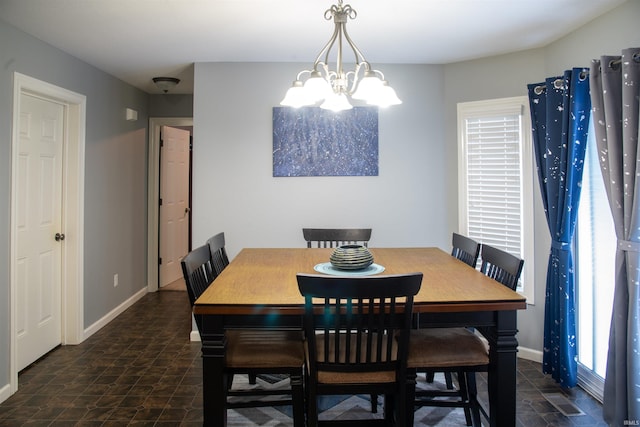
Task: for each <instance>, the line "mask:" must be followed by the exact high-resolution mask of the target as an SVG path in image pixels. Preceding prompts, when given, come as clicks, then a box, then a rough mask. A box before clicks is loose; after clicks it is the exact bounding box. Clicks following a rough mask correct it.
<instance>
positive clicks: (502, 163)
mask: <svg viewBox="0 0 640 427" xmlns="http://www.w3.org/2000/svg"><path fill="white" fill-rule="evenodd" d="M520 121H521V119H520V115H519V114H501V115H497V116H491V117H473V118H467V119H466V120H465V133H466V178H467V201H466V202H467V203H466V204H467V221H468V224H467V226H468V234H469V236H470V237H471V238H473V239H476V240H478V241H480V242H482V243H486V244H488V245H491V246H495V247H497V248H500V249H503V250H505V251H507V252H509V253H511V254H513V255H516V256H518V257H522V250H523V249H522V175H521V174H522V166H521V165H522V159H521V132H522V130H521V123H520Z"/></svg>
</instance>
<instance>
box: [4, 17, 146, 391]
mask: <svg viewBox="0 0 640 427" xmlns="http://www.w3.org/2000/svg"><path fill="white" fill-rule="evenodd" d="M0 64H1V66H0V349H1V350H0V389H1V388H2V387H4V386H5V385H7V384H8V383H9V380H10V379H9V354H10V353H9V342H10V334H9V324H10V321H9V320H10V319H9V299H10V298H9V296H10V295H9V233H10V230H9V228H10V222H9V220H10V219H9V214H10V188H11V183H10V178H11V132H12V131H11V129H12V121H13V72H14V71H17V72H19V73H22V74H25V75H28V76H30V77H34V78H36V79H40V80H43V81H46V82H48V83H51V84H54V85H57V86H60V87H63V88H65V89H68V90H71V91H74V92H76V93H80V94H82V95H85V96H86V97H87V111H86V113H87V116H86V147H85V149H86V154H85V156H86V157H85V159H86V160H85V168H86V177H85V194H84V197H85V218H84V226H85V241H84V261H85V265H84V327H85V328H87V327H88V326H90V325H92V324H93V323H95V322H96V321H97V320H99V319H101V318H102V317H104V316H105V315H106V314H107V313H109V312H110V311H112V310H113V309H114V308H116V307H117V306H119V305H120V304H122V303H123V302H124V301H126V300H127V299H128V298H130V297H131V296H132V295H133V294H135V293H136V292H138V291H140V290H141V289H144V288H145V286H146V209H147V207H146V200H147V199H146V179H147V177H146V158H147V156H146V146H147V126H148V119H147V118H148V112H147V110H148V104H149V96H148V95H147V94H146V93H144V92H142V91H140V90H138V89H135V88H132V87H131V86H129V85H127V84H125V83H124V82H122V81H120V80H118V79H116V78H114V77H112V76H110V75H108V74H106V73H104V72H102V71H100V70H98V69H96V68H94V67H92V66H90V65H88V64H86V63H83V62H81V61H79V60H77V59H75V58H73V57H71V56H69V55H67V54H65V53H64V52H62V51H60V50H58V49H55V48H53V47H51V46H50V45H47V44H45V43H43V42H41V41H39V40H38V39H36V38H33V37H31V36H29V35H26V34H25V33H23V32H21V31H19V30H17V29H15V28H14V27H12V26H9V25H7V24H5V23H4V22H2V21H0ZM125 108H132V109H134V110H137V111H138V121H136V122H127V121H125ZM115 273H118V275H119V283H120V284H119V286H118V287H117V288H114V287H113V275H114V274H115Z"/></svg>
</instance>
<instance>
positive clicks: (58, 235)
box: [56, 233, 64, 242]
mask: <svg viewBox="0 0 640 427" xmlns="http://www.w3.org/2000/svg"><path fill="white" fill-rule="evenodd" d="M60 240H64V234H62V233H56V242H59V241H60Z"/></svg>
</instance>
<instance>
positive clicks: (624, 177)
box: [590, 48, 640, 426]
mask: <svg viewBox="0 0 640 427" xmlns="http://www.w3.org/2000/svg"><path fill="white" fill-rule="evenodd" d="M590 74H591V83H592V87H591V99H592V102H593V124H594V133H595V135H596V141H597V145H598V153H599V157H600V169H601V170H602V176H603V177H604V184H605V188H606V189H607V197H608V199H609V205H610V207H611V214H612V215H613V222H614V225H615V229H616V236H617V238H618V248H617V251H616V265H615V272H616V277H615V290H614V293H613V314H612V317H611V331H610V333H609V353H608V356H607V374H606V375H607V376H606V378H605V382H604V404H603V411H602V412H603V414H604V419H605V421H607V422H608V423H609V425H612V426H621V425H637V423H638V421H639V420H640V386H639V384H640V343H639V342H638V338H639V336H640V209H638V208H639V207H640V182H638V179H639V178H640V145H639V144H638V134H639V133H640V129H639V126H640V125H639V122H640V117H639V116H640V104H639V102H640V48H633V49H625V50H623V51H622V55H620V56H603V57H602V58H601V59H599V60H594V61H593V62H592V64H591V73H590ZM603 286H610V285H609V284H608V283H607V284H603Z"/></svg>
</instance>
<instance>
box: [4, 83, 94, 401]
mask: <svg viewBox="0 0 640 427" xmlns="http://www.w3.org/2000/svg"><path fill="white" fill-rule="evenodd" d="M27 99H37V100H39V101H41V102H42V105H45V106H46V105H53V106H56V108H60V109H61V116H62V117H61V120H59V121H58V125H53V124H49V125H47V123H48V122H49V119H48V118H47V117H45V118H44V119H43V120H41V121H40V125H39V126H44V127H45V131H44V133H45V134H47V133H49V132H47V131H46V128H47V127H48V128H50V129H53V128H55V127H56V126H59V125H60V124H61V125H62V127H63V130H62V132H61V136H60V143H61V151H60V154H61V157H62V162H60V163H58V166H55V169H56V170H55V171H53V170H52V171H51V173H53V174H58V173H59V174H60V177H61V180H60V182H61V189H60V194H59V196H60V200H58V201H57V202H56V205H57V206H59V207H56V208H55V210H56V211H59V213H57V214H56V215H59V216H60V218H59V220H56V221H55V222H56V227H58V228H59V229H60V231H59V232H56V233H59V235H60V236H59V237H60V239H59V240H63V239H62V236H61V235H62V234H64V236H65V238H64V244H63V245H60V246H59V248H58V249H57V250H59V251H60V256H59V257H58V256H55V257H50V258H51V259H52V262H57V263H58V264H59V265H57V266H52V265H49V271H56V273H55V274H56V275H58V274H59V280H60V282H59V283H60V286H57V287H56V288H55V292H56V295H43V293H44V292H45V290H44V289H36V290H35V293H34V295H35V298H39V299H42V298H52V299H55V303H54V304H56V305H58V308H59V313H60V322H59V324H58V326H57V328H58V329H59V331H56V334H57V333H58V332H59V333H60V336H59V341H60V342H61V343H62V344H78V343H80V342H82V341H83V339H84V316H83V251H84V227H83V218H84V146H85V120H86V119H85V118H86V97H85V96H84V95H80V94H78V93H75V92H71V91H69V90H67V89H64V88H61V87H58V86H55V85H52V84H50V83H47V82H44V81H41V80H37V79H34V78H32V77H29V76H26V75H23V74H20V73H14V93H13V119H12V125H13V134H12V143H11V144H12V149H11V153H12V158H11V221H10V222H11V224H10V261H9V270H10V276H9V280H10V285H9V287H10V312H11V316H10V343H9V352H10V375H11V378H10V389H11V390H10V391H11V393H15V392H16V391H17V390H18V371H19V370H20V367H21V366H22V365H21V363H22V362H19V361H18V347H19V335H20V332H19V329H20V327H21V325H22V323H21V321H22V318H23V317H24V314H25V313H24V308H23V307H22V302H21V300H20V297H19V296H20V292H21V291H22V290H23V289H22V284H21V280H23V279H24V277H23V276H22V273H25V274H28V272H25V271H24V268H23V267H22V266H21V256H20V247H21V246H22V245H23V244H24V243H25V242H24V241H23V240H24V239H21V233H20V232H21V228H22V222H23V220H24V217H25V215H26V214H27V213H28V212H27V211H30V210H29V209H26V208H25V207H24V205H23V201H24V200H23V199H24V197H23V189H22V185H23V184H24V182H26V181H28V180H29V179H35V178H33V177H31V172H30V171H29V169H28V167H27V165H26V164H25V159H24V156H23V151H24V150H22V149H21V139H23V138H24V137H25V135H27V133H28V132H29V130H28V129H29V125H28V123H29V122H30V120H31V118H30V117H29V113H28V111H27V110H28V109H25V106H24V105H22V103H23V102H26V100H27ZM37 127H38V126H36V128H37ZM27 137H28V135H27ZM45 137H46V135H45ZM45 163H47V162H45ZM52 167H53V166H52ZM36 191H39V190H36ZM47 194H48V193H45V194H44V196H47ZM52 197H54V196H52ZM55 197H57V196H55ZM43 202H44V203H45V204H47V205H48V203H49V202H47V197H44V198H43ZM58 204H59V205H58ZM21 207H22V208H23V209H21ZM55 237H57V236H55V233H53V234H52V233H51V232H49V233H48V234H47V236H46V238H47V239H49V240H54V238H55ZM56 240H58V239H57V238H56ZM58 243H60V242H58ZM54 258H56V259H57V261H55V260H54ZM58 272H59V273H58ZM49 289H53V288H49ZM31 303H32V301H31Z"/></svg>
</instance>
